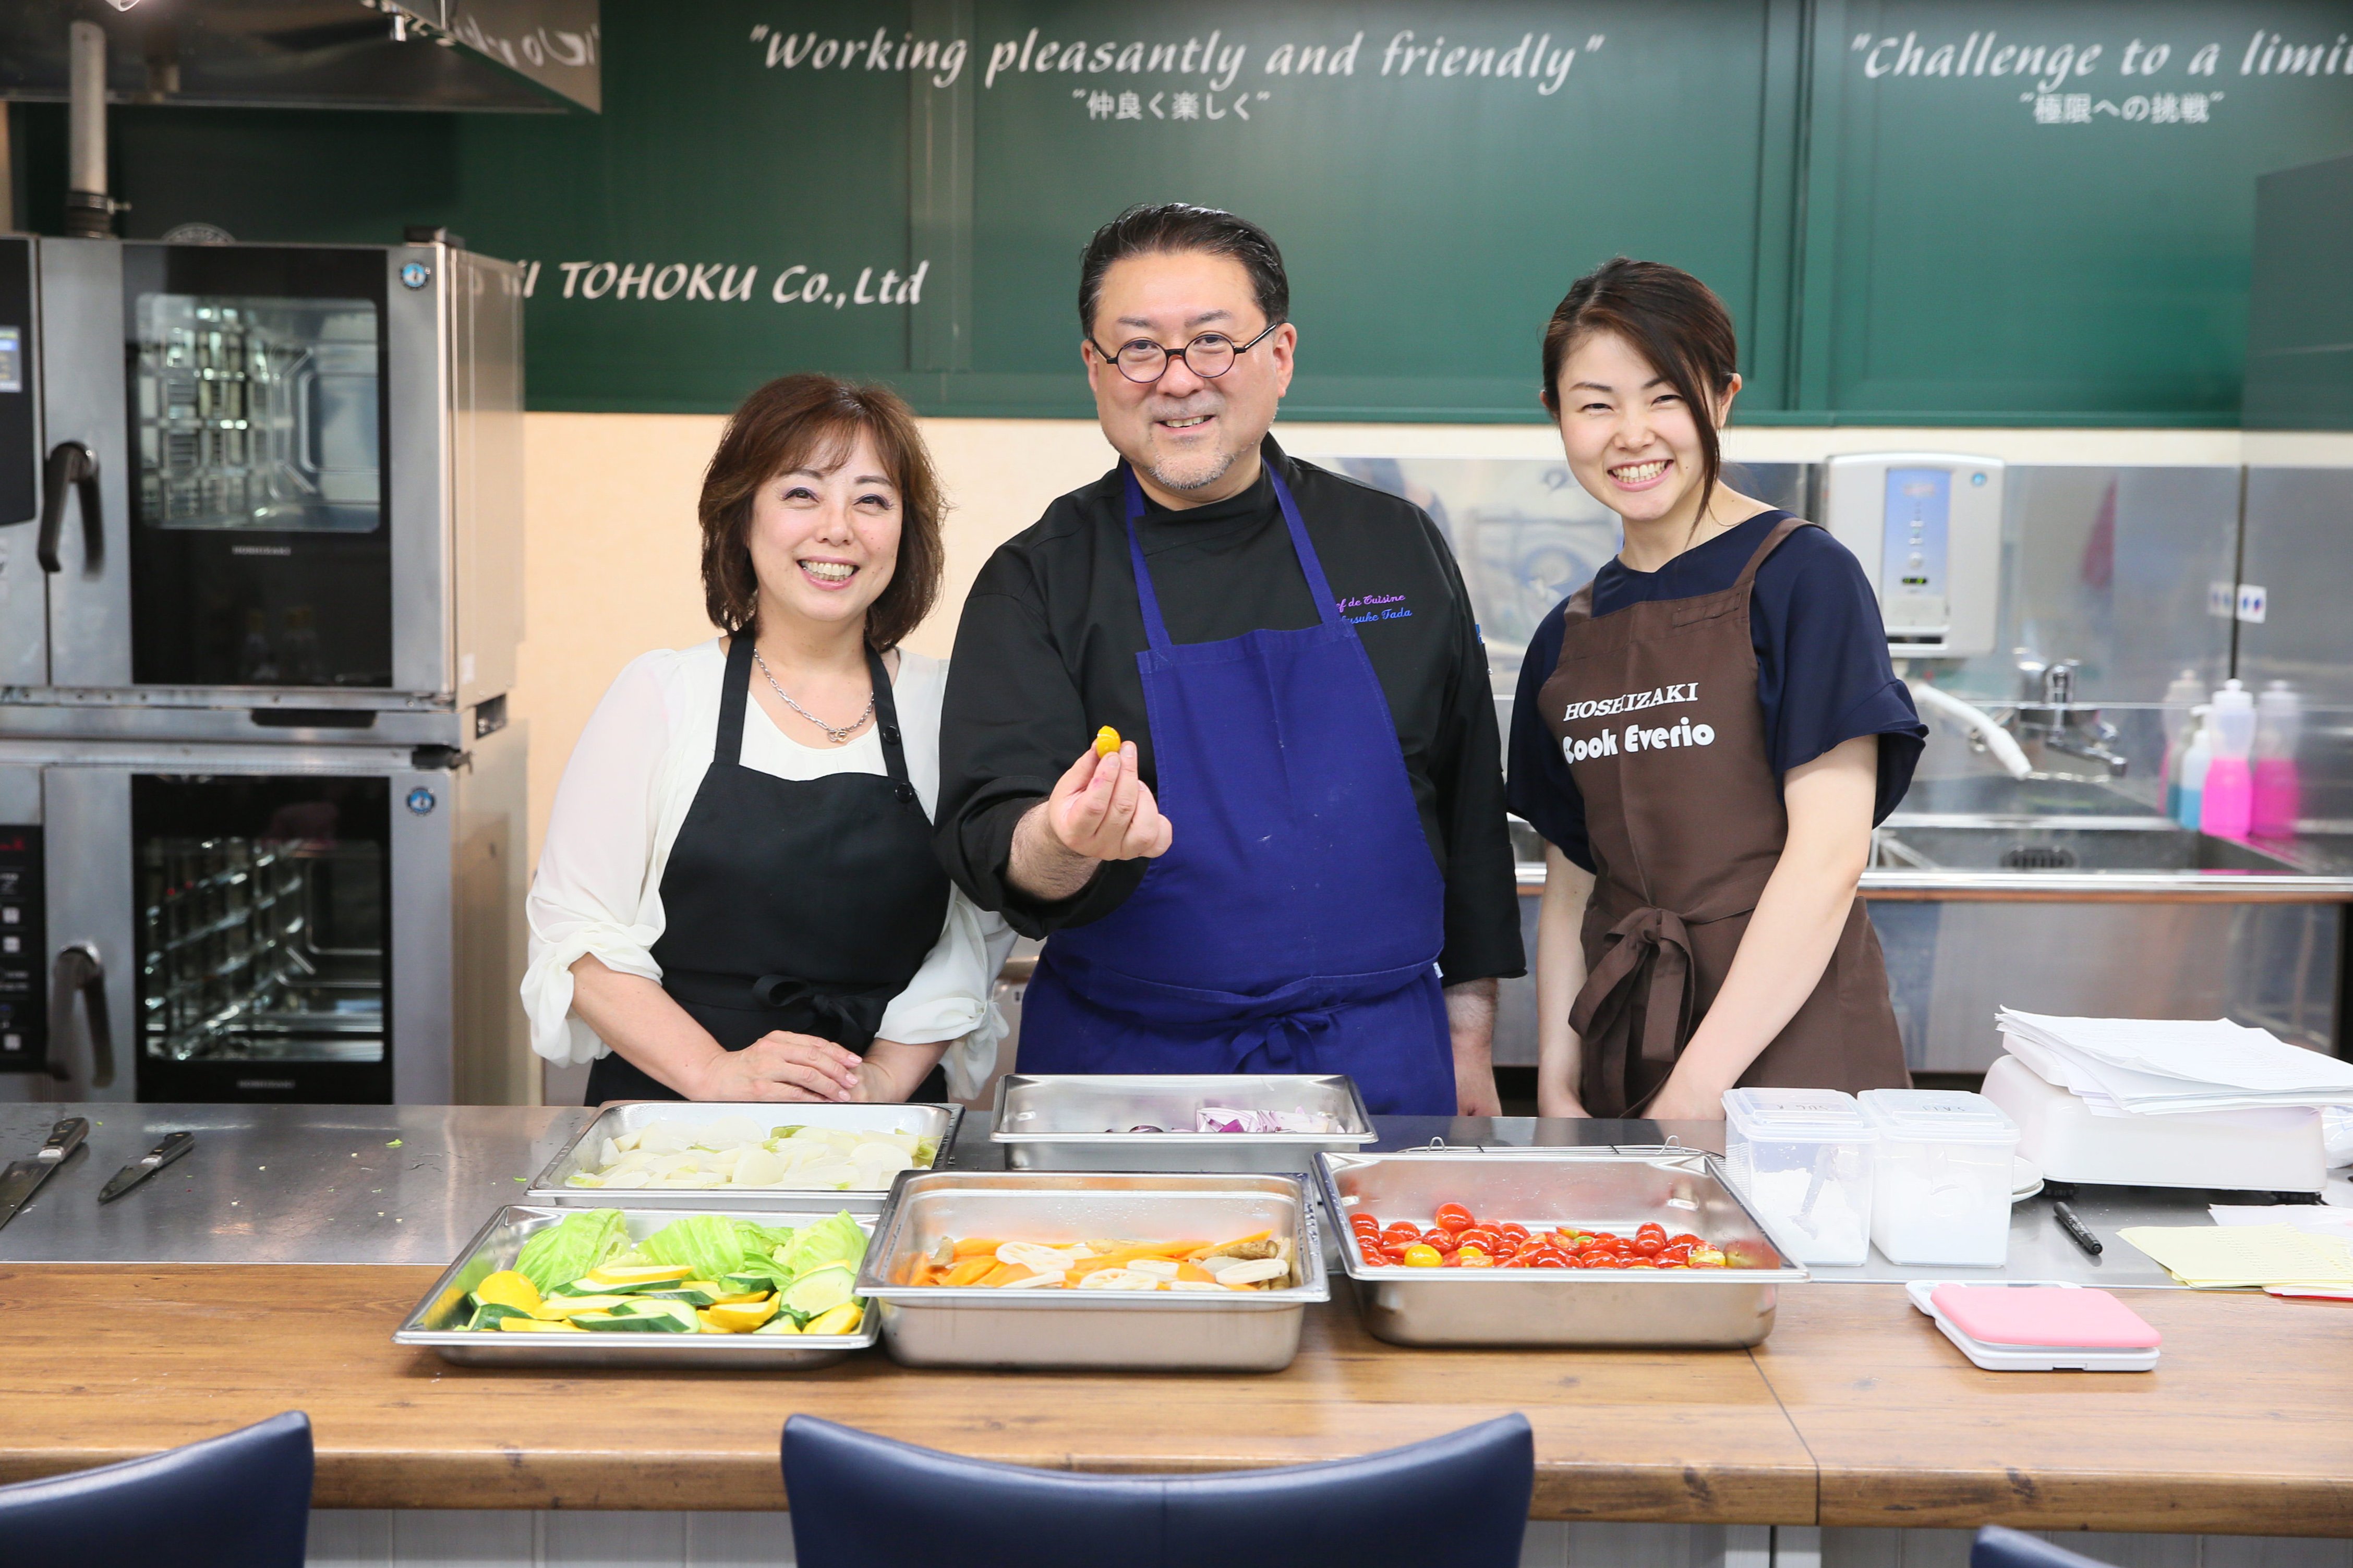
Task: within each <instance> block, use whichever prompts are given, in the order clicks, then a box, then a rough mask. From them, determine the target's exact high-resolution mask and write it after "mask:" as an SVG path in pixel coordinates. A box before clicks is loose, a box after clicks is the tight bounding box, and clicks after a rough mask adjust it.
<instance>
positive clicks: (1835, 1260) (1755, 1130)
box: [1724, 1089, 2009, 1267]
mask: <svg viewBox="0 0 2353 1568" xmlns="http://www.w3.org/2000/svg"><path fill="white" fill-rule="evenodd" d="M1724 1121H1725V1127H1724V1166H1725V1173H1726V1174H1727V1175H1729V1176H1730V1177H1731V1178H1732V1184H1733V1185H1735V1186H1736V1187H1738V1188H1739V1189H1740V1192H1741V1195H1742V1196H1744V1197H1746V1199H1747V1200H1748V1206H1749V1207H1750V1209H1752V1210H1754V1211H1755V1213H1756V1215H1757V1218H1759V1219H1761V1220H1763V1221H1764V1222H1765V1224H1766V1226H1767V1228H1769V1229H1770V1230H1771V1231H1772V1233H1773V1238H1774V1239H1775V1240H1776V1241H1778V1242H1779V1243H1780V1246H1781V1250H1782V1251H1783V1252H1785V1253H1787V1254H1788V1255H1789V1256H1790V1257H1791V1258H1796V1259H1797V1260H1798V1261H1799V1262H1800V1263H1820V1264H1826V1265H1830V1266H1831V1267H1838V1266H1841V1265H1847V1266H1852V1265H1857V1264H1862V1263H1864V1262H1867V1261H1869V1259H1870V1257H1871V1185H1872V1152H1873V1148H1874V1146H1875V1145H1876V1144H1877V1142H1878V1140H1879V1133H1878V1130H1877V1129H1875V1128H1874V1127H1873V1126H1872V1124H1871V1122H1870V1121H1868V1120H1867V1119H1866V1118H1865V1117H1864V1116H1863V1114H1862V1107H1861V1106H1860V1105H1858V1104H1857V1103H1856V1102H1855V1098H1854V1096H1852V1095H1851V1094H1841V1092H1839V1091H1838V1090H1837V1089H1730V1090H1727V1091H1726V1092H1725V1097H1724ZM2008 1192H2009V1189H2008V1188H2007V1187H2005V1188H2004V1189H2003V1194H2004V1195H2005V1196H2007V1195H2008Z"/></svg>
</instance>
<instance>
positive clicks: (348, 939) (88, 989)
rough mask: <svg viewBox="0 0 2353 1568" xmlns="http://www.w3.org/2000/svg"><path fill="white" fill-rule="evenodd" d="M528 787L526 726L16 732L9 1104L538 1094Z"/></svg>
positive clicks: (5, 973) (4, 847)
mask: <svg viewBox="0 0 2353 1568" xmlns="http://www.w3.org/2000/svg"><path fill="white" fill-rule="evenodd" d="M523 791H524V778H523V742H522V730H521V727H520V726H515V727H511V728H508V729H505V730H502V731H498V732H496V733H494V734H491V735H489V736H485V737H483V738H482V739H481V740H480V741H478V742H473V743H472V744H470V746H469V747H467V748H466V749H465V750H463V751H462V752H461V751H456V750H453V749H450V748H446V747H434V746H422V747H406V746H375V745H352V744H336V745H305V746H248V745H237V744H229V743H222V742H152V741H105V742H90V741H64V742H52V741H47V740H39V741H22V740H0V1100H28V1099H33V1100H41V1099H53V1100H134V1099H135V1100H193V1101H232V1100H287V1101H300V1102H309V1103H344V1104H367V1103H385V1102H390V1101H398V1102H403V1103H410V1104H416V1103H424V1104H449V1103H461V1104H462V1103H501V1102H508V1103H512V1102H518V1101H528V1100H532V1099H533V1098H535V1096H534V1095H533V1093H532V1092H531V1090H532V1084H531V1081H530V1079H531V1075H530V1073H529V1070H528V1069H529V1065H530V1064H529V1058H528V1053H527V1051H525V1050H524V1049H523V1047H522V1044H521V1042H520V1041H519V1040H518V1039H517V1038H516V1037H515V1035H514V1031H513V1030H512V1028H511V1027H510V1026H509V1022H510V1016H511V1014H512V1010H513V1009H514V1007H515V1006H516V1003H515V995H514V985H515V976H516V975H517V974H518V973H520V968H521V963H522V892H523V883H524V874H523V866H522V857H523V845H522V820H523ZM453 1042H468V1043H469V1044H468V1045H467V1047H465V1048H453Z"/></svg>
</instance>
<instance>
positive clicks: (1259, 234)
mask: <svg viewBox="0 0 2353 1568" xmlns="http://www.w3.org/2000/svg"><path fill="white" fill-rule="evenodd" d="M1187 251H1200V252H1202V253H1203V254H1205V255H1209V256H1230V257H1232V258H1234V259H1235V260H1236V261H1239V262H1240V263H1241V264H1242V270H1243V271H1245V272H1247V273H1249V274H1250V291H1251V293H1252V294H1253V295H1255V296H1256V298H1257V300H1258V309H1259V314H1261V315H1262V316H1264V317H1265V318H1266V324H1267V325H1268V326H1270V327H1271V326H1272V325H1274V324H1275V323H1276V322H1278V321H1289V320H1290V319H1291V279H1290V278H1289V277H1287V276H1285V274H1284V273H1283V270H1282V251H1280V250H1278V249H1276V248H1275V244H1274V237H1273V236H1271V235H1270V234H1268V233H1267V232H1266V230H1264V229H1262V228H1261V227H1259V226H1258V225H1256V224H1254V223H1252V222H1250V219H1248V218H1245V217H1236V216H1234V215H1233V214H1231V213H1229V212H1220V211H1219V210H1218V209H1217V208H1216V207H1197V206H1194V205H1190V204H1188V203H1186V202H1163V203H1162V204H1160V205H1158V206H1145V205H1137V206H1132V207H1130V208H1128V209H1127V210H1126V211H1125V212H1124V213H1122V214H1120V215H1119V216H1117V217H1115V218H1113V219H1112V220H1111V221H1110V222H1109V223H1107V224H1105V225H1103V227H1101V228H1099V229H1097V230H1095V237H1093V238H1092V239H1091V240H1089V241H1087V251H1086V255H1085V256H1084V257H1082V258H1081V259H1080V261H1079V330H1080V331H1082V332H1085V333H1086V334H1087V335H1088V336H1089V337H1092V336H1093V335H1094V330H1095V307H1096V306H1097V305H1099V304H1101V303H1102V302H1103V274H1104V273H1106V272H1108V271H1110V270H1111V264H1112V263H1113V262H1114V261H1124V260H1126V259H1127V258H1129V257H1131V256H1155V255H1157V256H1170V255H1180V254H1183V253H1184V252H1187Z"/></svg>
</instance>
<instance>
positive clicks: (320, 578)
mask: <svg viewBox="0 0 2353 1568" xmlns="http://www.w3.org/2000/svg"><path fill="white" fill-rule="evenodd" d="M122 289H123V310H124V322H125V329H126V335H127V338H128V342H127V345H126V350H127V353H126V360H127V363H128V369H129V374H128V376H127V378H126V392H127V395H128V397H129V402H130V462H131V469H132V472H131V510H132V531H131V533H132V561H131V597H132V628H133V630H132V679H133V680H134V681H135V682H137V683H139V684H142V685H165V686H300V687H349V688H361V689H365V688H371V687H386V686H389V685H391V683H392V575H391V563H392V554H391V546H390V530H389V527H388V520H389V518H390V516H391V509H390V499H391V498H390V494H389V489H388V483H389V475H388V469H389V467H390V465H389V462H388V461H387V454H388V451H389V447H388V439H389V433H388V430H387V427H386V421H385V384H386V383H385V360H386V355H385V266H384V253H383V252H382V251H380V250H336V249H325V248H321V249H301V248H293V247H266V246H168V245H129V246H125V247H123V262H122Z"/></svg>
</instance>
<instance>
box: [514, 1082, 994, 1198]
mask: <svg viewBox="0 0 2353 1568" xmlns="http://www.w3.org/2000/svg"><path fill="white" fill-rule="evenodd" d="M731 1116H748V1117H750V1118H751V1119H752V1120H753V1121H756V1122H758V1123H760V1125H762V1126H764V1127H793V1126H800V1127H833V1128H839V1129H840V1130H841V1131H845V1132H866V1131H878V1132H913V1133H916V1134H919V1135H921V1136H925V1137H934V1138H937V1139H938V1140H939V1141H940V1152H939V1155H938V1158H937V1161H936V1163H935V1166H934V1168H937V1167H938V1166H944V1165H945V1164H947V1163H948V1162H949V1160H950V1158H951V1157H952V1152H953V1151H954V1150H955V1138H956V1129H957V1128H958V1127H960V1126H962V1125H963V1124H964V1107H963V1106H961V1105H831V1104H828V1103H826V1102H824V1101H822V1100H811V1101H807V1102H802V1101H798V1100H777V1101H769V1100H754V1101H751V1102H749V1103H736V1102H732V1101H712V1102H703V1103H698V1102H695V1101H692V1100H623V1101H621V1102H620V1103H618V1104H615V1105H609V1106H607V1107H606V1108H605V1110H603V1111H602V1112H600V1113H599V1114H598V1115H596V1117H594V1118H592V1119H591V1120H590V1121H589V1123H588V1125H587V1126H586V1127H585V1128H583V1129H581V1131H580V1133H579V1135H578V1136H577V1137H575V1138H574V1139H573V1140H572V1142H569V1143H566V1144H565V1146H564V1147H563V1148H562V1149H561V1150H559V1151H558V1152H557V1153H556V1156H555V1158H554V1159H553V1160H550V1161H549V1162H548V1163H547V1164H546V1165H545V1167H544V1168H543V1169H542V1170H541V1171H540V1173H539V1174H538V1175H536V1176H533V1178H532V1179H531V1184H530V1185H529V1186H528V1187H525V1188H524V1189H523V1194H522V1198H523V1202H525V1203H530V1204H561V1205H566V1206H568V1207H573V1208H584V1207H585V1208H622V1207H626V1208H638V1209H695V1210H710V1209H741V1210H743V1211H744V1212H745V1213H747V1214H757V1213H778V1214H784V1213H794V1212H801V1213H805V1212H807V1211H808V1210H809V1209H810V1208H812V1207H814V1206H817V1205H831V1206H830V1207H828V1208H827V1209H826V1212H827V1213H828V1214H833V1213H836V1212H838V1211H839V1210H841V1209H848V1210H849V1212H850V1213H852V1214H860V1215H867V1214H881V1212H882V1205H883V1204H884V1203H886V1202H888V1201H889V1199H890V1196H891V1189H890V1188H888V1187H862V1188H853V1189H851V1190H850V1191H848V1192H839V1193H826V1192H810V1191H807V1190H806V1189H795V1190H764V1189H761V1188H757V1187H601V1188H599V1187H572V1186H566V1185H565V1182H566V1181H568V1180H569V1179H570V1178H571V1176H572V1173H574V1172H575V1171H577V1170H579V1169H581V1167H582V1165H583V1163H585V1161H586V1155H584V1153H583V1151H585V1150H593V1149H595V1148H596V1145H597V1143H598V1142H599V1141H600V1140H603V1139H606V1138H610V1137H615V1136H617V1135H618V1134H620V1133H623V1132H630V1131H636V1130H637V1129H638V1128H640V1127H643V1126H645V1125H646V1124H648V1123H649V1122H654V1121H718V1120H719V1119H720V1118H722V1117H731Z"/></svg>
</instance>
